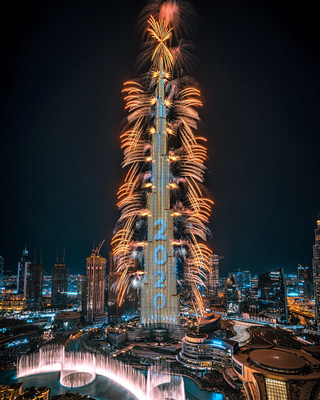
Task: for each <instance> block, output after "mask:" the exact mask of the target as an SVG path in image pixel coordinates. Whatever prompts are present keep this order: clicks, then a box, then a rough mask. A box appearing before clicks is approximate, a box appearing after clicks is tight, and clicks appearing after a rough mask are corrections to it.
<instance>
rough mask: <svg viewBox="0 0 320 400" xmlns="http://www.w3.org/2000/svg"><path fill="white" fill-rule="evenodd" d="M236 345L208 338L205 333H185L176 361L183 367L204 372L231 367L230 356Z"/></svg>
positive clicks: (230, 341) (228, 341)
mask: <svg viewBox="0 0 320 400" xmlns="http://www.w3.org/2000/svg"><path fill="white" fill-rule="evenodd" d="M237 349H238V343H237V342H234V341H232V340H223V339H220V338H211V339H210V338H208V335H207V334H205V333H187V334H186V335H185V337H184V338H183V339H182V349H181V351H180V353H179V354H178V356H177V361H179V362H180V363H181V364H183V365H184V366H185V367H187V368H190V369H194V370H199V371H205V370H212V369H216V368H217V367H218V366H222V367H228V366H230V365H231V358H232V354H233V352H234V351H235V350H237Z"/></svg>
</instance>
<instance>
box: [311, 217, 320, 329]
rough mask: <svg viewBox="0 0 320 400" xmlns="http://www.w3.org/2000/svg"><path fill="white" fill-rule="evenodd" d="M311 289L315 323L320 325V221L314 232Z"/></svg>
mask: <svg viewBox="0 0 320 400" xmlns="http://www.w3.org/2000/svg"><path fill="white" fill-rule="evenodd" d="M312 266H313V287H314V299H315V321H316V324H317V325H319V324H320V219H318V221H317V227H316V230H315V243H314V246H313V260H312Z"/></svg>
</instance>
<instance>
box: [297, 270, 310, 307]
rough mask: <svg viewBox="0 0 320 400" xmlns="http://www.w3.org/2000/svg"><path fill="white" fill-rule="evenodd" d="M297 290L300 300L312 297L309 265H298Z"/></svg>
mask: <svg viewBox="0 0 320 400" xmlns="http://www.w3.org/2000/svg"><path fill="white" fill-rule="evenodd" d="M297 292H298V296H299V297H300V299H302V300H307V301H308V300H311V299H312V298H313V283H312V269H311V268H310V267H309V265H301V264H299V265H298V268H297Z"/></svg>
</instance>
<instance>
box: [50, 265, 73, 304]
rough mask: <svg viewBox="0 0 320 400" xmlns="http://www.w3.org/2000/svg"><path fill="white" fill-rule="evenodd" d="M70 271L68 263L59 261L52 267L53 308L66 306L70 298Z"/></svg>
mask: <svg viewBox="0 0 320 400" xmlns="http://www.w3.org/2000/svg"><path fill="white" fill-rule="evenodd" d="M68 273H69V268H68V267H67V265H66V264H64V263H63V264H59V263H58V262H57V263H56V264H54V265H53V268H52V290H51V306H52V307H53V308H59V309H62V308H65V307H66V306H67V299H68Z"/></svg>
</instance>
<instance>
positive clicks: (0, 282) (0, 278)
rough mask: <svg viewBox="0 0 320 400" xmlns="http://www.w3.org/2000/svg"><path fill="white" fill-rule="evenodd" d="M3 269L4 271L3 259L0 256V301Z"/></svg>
mask: <svg viewBox="0 0 320 400" xmlns="http://www.w3.org/2000/svg"><path fill="white" fill-rule="evenodd" d="M3 269H4V258H3V257H1V256H0V299H1V297H2V289H3Z"/></svg>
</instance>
